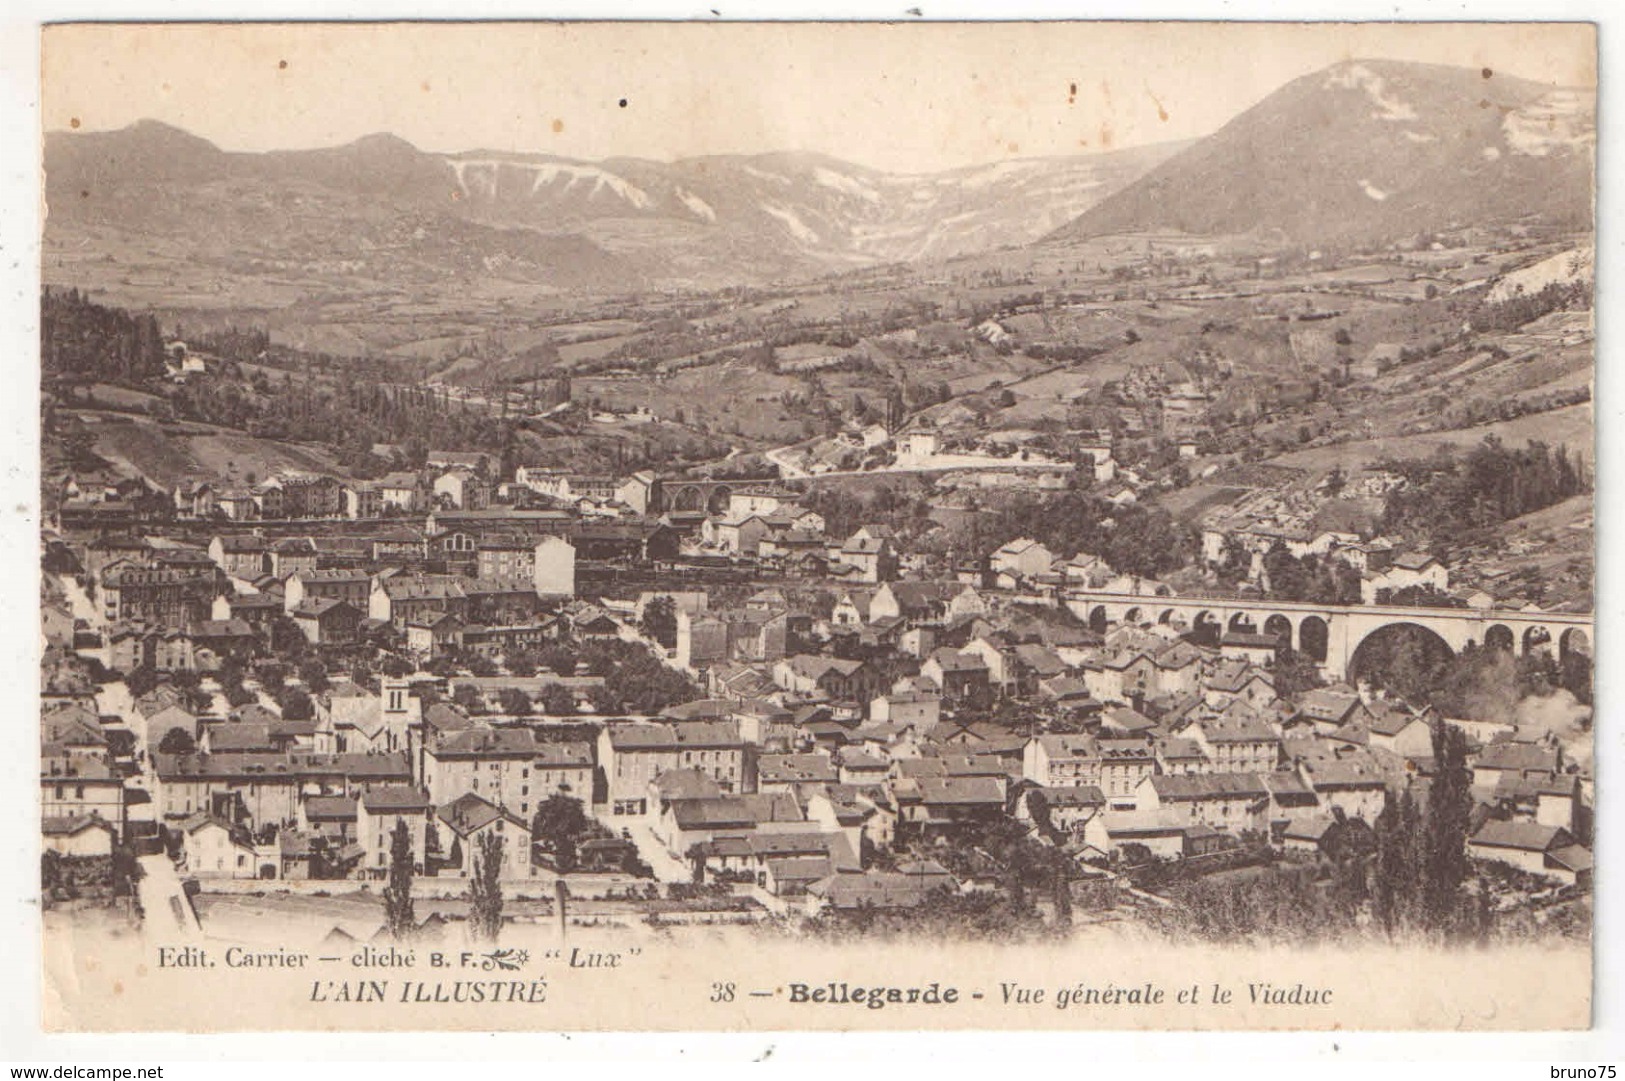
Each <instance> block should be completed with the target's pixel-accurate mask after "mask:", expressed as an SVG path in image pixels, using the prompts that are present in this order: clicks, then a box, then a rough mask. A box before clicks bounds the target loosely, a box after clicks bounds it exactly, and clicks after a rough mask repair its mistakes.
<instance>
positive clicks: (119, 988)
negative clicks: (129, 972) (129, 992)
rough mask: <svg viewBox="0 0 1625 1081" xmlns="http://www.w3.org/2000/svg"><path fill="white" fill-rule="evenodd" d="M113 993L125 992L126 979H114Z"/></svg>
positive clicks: (120, 993)
mask: <svg viewBox="0 0 1625 1081" xmlns="http://www.w3.org/2000/svg"><path fill="white" fill-rule="evenodd" d="M113 993H114V994H115V995H122V994H123V993H124V981H123V980H114V981H113Z"/></svg>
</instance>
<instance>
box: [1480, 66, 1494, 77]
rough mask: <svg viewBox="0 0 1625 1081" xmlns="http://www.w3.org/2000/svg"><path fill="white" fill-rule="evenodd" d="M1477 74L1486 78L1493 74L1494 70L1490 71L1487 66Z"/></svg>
mask: <svg viewBox="0 0 1625 1081" xmlns="http://www.w3.org/2000/svg"><path fill="white" fill-rule="evenodd" d="M1479 74H1480V75H1482V76H1484V78H1486V79H1488V78H1489V77H1490V76H1491V75H1494V74H1495V72H1493V71H1491V70H1490V69H1489V68H1485V69H1484V70H1483V71H1481V72H1479Z"/></svg>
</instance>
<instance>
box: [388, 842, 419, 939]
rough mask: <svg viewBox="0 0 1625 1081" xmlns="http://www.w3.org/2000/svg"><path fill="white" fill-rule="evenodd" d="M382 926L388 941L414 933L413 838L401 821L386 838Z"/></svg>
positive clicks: (404, 937) (415, 918) (415, 925)
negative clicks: (387, 841)
mask: <svg viewBox="0 0 1625 1081" xmlns="http://www.w3.org/2000/svg"><path fill="white" fill-rule="evenodd" d="M384 924H385V926H386V927H387V928H388V929H389V934H390V937H391V938H394V939H398V940H399V939H407V938H411V937H412V934H413V933H414V932H415V931H416V930H417V926H418V923H417V916H416V914H415V913H414V912H413V909H412V834H411V830H410V828H409V827H408V826H407V824H406V820H405V819H404V818H400V819H396V820H395V830H394V832H393V833H391V834H390V837H389V884H388V885H387V886H385V887H384Z"/></svg>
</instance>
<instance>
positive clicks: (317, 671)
mask: <svg viewBox="0 0 1625 1081" xmlns="http://www.w3.org/2000/svg"><path fill="white" fill-rule="evenodd" d="M299 680H300V682H302V683H303V684H304V685H305V688H306V689H307V690H309V691H310V693H311V694H320V693H321V692H322V691H325V690H327V689H328V687H330V686H331V685H332V684H331V683H329V681H328V678H327V665H325V664H323V663H322V662H321V658H319V657H307V658H305V659H304V660H302V661H300V662H299Z"/></svg>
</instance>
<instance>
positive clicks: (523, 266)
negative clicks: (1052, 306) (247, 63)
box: [45, 121, 1178, 303]
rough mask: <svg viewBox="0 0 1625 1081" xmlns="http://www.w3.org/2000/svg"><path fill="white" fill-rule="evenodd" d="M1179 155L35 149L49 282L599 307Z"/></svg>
mask: <svg viewBox="0 0 1625 1081" xmlns="http://www.w3.org/2000/svg"><path fill="white" fill-rule="evenodd" d="M1177 149H1178V147H1177V145H1168V146H1153V147H1146V148H1139V149H1135V150H1129V151H1121V152H1118V153H1114V154H1097V155H1086V156H1079V157H1075V158H1058V159H1032V160H1021V161H1010V162H1001V163H998V164H994V165H989V166H981V167H974V168H966V169H957V170H952V171H949V172H944V173H937V174H922V175H902V174H891V173H882V172H878V171H875V170H871V169H866V168H863V167H861V166H857V165H853V164H851V163H848V162H843V161H839V160H836V159H833V158H829V157H825V156H822V155H815V154H800V153H774V154H759V155H751V156H723V157H705V158H694V159H688V160H681V161H676V162H669V163H668V162H657V161H650V160H645V159H635V158H623V159H615V160H610V161H604V162H587V161H577V160H572V159H567V158H559V157H553V156H549V155H539V154H521V153H512V152H500V151H483V150H474V151H468V152H464V153H458V154H435V153H429V152H425V151H421V150H419V149H417V148H416V147H414V146H412V145H411V144H410V143H408V142H406V141H405V140H402V139H400V138H397V137H396V136H393V135H388V134H380V135H372V136H368V137H366V138H363V139H359V140H357V141H355V142H353V143H349V144H346V145H344V146H338V147H331V148H323V149H316V150H297V151H275V152H270V153H263V154H248V153H232V152H227V151H223V150H221V149H219V148H218V147H216V146H214V145H213V144H212V143H209V142H207V141H205V140H203V139H199V138H197V137H195V136H192V135H190V134H188V133H186V132H183V131H180V130H179V129H176V128H173V127H169V126H167V125H164V124H160V123H156V122H152V121H144V122H141V123H138V124H135V125H132V126H131V127H128V128H124V129H121V130H118V131H111V132H94V133H91V132H87V133H62V132H53V133H50V134H48V135H47V137H46V144H45V171H46V197H47V201H48V204H49V208H50V213H49V218H48V223H47V229H46V249H47V253H48V260H47V269H48V271H49V270H50V269H51V261H50V259H49V255H50V254H51V253H59V254H61V255H62V257H63V258H64V259H71V258H72V253H73V252H75V251H76V249H77V248H78V247H79V246H80V245H81V244H82V243H83V242H84V241H86V240H87V239H89V240H91V241H92V244H93V246H95V247H97V248H99V249H100V250H102V251H104V252H105V251H109V250H111V251H112V253H113V255H114V257H115V258H116V259H117V260H118V262H119V266H120V276H121V277H130V276H132V274H131V272H132V271H133V272H134V275H133V276H135V277H137V278H138V279H139V278H142V277H144V276H145V275H148V274H151V275H154V276H158V277H160V278H162V279H163V280H164V281H165V283H166V284H170V282H169V278H171V277H174V276H177V275H184V274H185V273H186V270H185V267H186V264H188V263H189V262H192V261H201V262H203V263H206V264H211V265H212V266H213V267H214V268H215V269H216V270H217V271H218V272H219V274H221V275H224V276H225V278H226V284H227V286H228V287H230V286H231V285H232V284H233V282H234V280H235V279H252V280H253V281H254V282H255V283H256V284H257V285H260V286H263V285H264V284H265V282H266V281H267V280H269V279H277V280H280V281H281V282H283V283H292V284H295V285H303V286H310V285H313V284H317V283H324V284H333V283H335V282H337V281H342V280H345V279H349V280H356V279H359V280H360V281H361V282H374V283H377V284H378V285H380V286H391V285H400V284H407V285H411V284H414V283H420V282H423V281H427V280H432V279H434V278H435V277H436V276H444V275H446V274H452V275H463V276H467V275H480V276H494V277H497V278H500V279H504V280H510V281H513V282H515V283H523V284H525V285H530V286H541V287H544V288H546V289H549V290H553V291H581V290H586V291H599V292H604V291H626V290H630V289H637V288H643V287H651V286H654V287H669V286H674V285H675V286H683V287H687V286H694V285H700V286H718V285H730V284H738V283H741V282H762V281H772V280H779V279H786V278H796V277H807V276H810V275H816V274H822V273H826V272H828V271H831V270H839V269H842V268H846V267H852V266H866V265H872V264H876V263H884V262H891V261H897V260H907V259H914V258H919V257H926V256H930V257H951V256H955V255H961V254H965V253H967V252H975V251H981V250H987V249H991V248H996V247H1000V246H1008V245H1019V244H1025V243H1028V242H1030V241H1032V240H1034V239H1036V238H1038V237H1039V236H1042V235H1043V234H1044V233H1046V232H1048V231H1049V230H1051V229H1053V228H1055V227H1056V226H1057V225H1059V224H1061V223H1063V222H1065V221H1067V220H1070V219H1071V218H1073V217H1074V216H1076V215H1077V214H1078V213H1080V212H1082V211H1083V210H1085V209H1087V208H1088V207H1090V206H1092V205H1094V203H1095V202H1097V201H1098V200H1099V199H1100V198H1101V197H1103V196H1106V195H1109V194H1111V193H1112V192H1114V191H1116V190H1118V189H1119V188H1121V187H1123V186H1124V185H1125V184H1127V183H1130V182H1131V181H1133V180H1134V179H1136V178H1137V177H1139V176H1140V175H1141V174H1143V173H1144V172H1145V170H1146V169H1148V168H1150V167H1152V166H1154V165H1156V164H1157V163H1159V162H1160V161H1162V160H1163V159H1165V158H1166V157H1167V156H1168V155H1169V154H1170V153H1173V152H1174V151H1175V150H1177ZM120 249H122V250H120ZM306 291H307V292H308V291H309V290H308V289H307V290H306ZM272 302H273V303H274V302H275V301H272Z"/></svg>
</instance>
